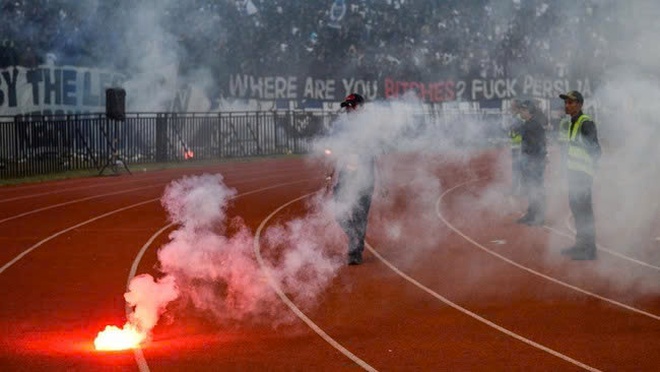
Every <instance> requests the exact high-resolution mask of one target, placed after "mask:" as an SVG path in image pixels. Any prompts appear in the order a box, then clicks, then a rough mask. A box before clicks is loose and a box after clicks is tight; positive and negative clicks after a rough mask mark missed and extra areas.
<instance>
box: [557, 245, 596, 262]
mask: <svg viewBox="0 0 660 372" xmlns="http://www.w3.org/2000/svg"><path fill="white" fill-rule="evenodd" d="M561 254H563V255H565V256H568V257H570V258H571V259H572V260H574V261H591V260H595V259H596V258H597V255H596V248H595V247H593V248H584V247H579V246H573V247H570V248H566V249H562V250H561Z"/></svg>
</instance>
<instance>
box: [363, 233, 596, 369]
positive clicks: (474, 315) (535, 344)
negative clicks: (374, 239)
mask: <svg viewBox="0 0 660 372" xmlns="http://www.w3.org/2000/svg"><path fill="white" fill-rule="evenodd" d="M366 246H367V249H368V250H369V251H370V252H371V253H372V254H373V255H374V256H376V257H377V258H378V259H379V260H381V261H382V262H383V263H384V264H385V265H386V266H387V267H389V268H390V270H392V271H394V272H395V273H396V274H398V275H399V276H400V277H402V278H403V279H405V280H407V281H408V282H410V283H412V284H413V285H414V286H416V287H417V288H419V289H421V290H422V291H424V292H426V293H428V294H430V295H431V296H433V297H435V298H436V299H438V300H440V301H441V302H443V303H444V304H446V305H448V306H450V307H452V308H453V309H454V310H458V311H459V312H461V313H463V314H465V315H467V316H469V317H471V318H473V319H475V320H477V321H479V322H481V323H484V324H485V325H487V326H489V327H491V328H494V329H495V330H497V331H500V332H502V333H504V334H505V335H507V336H510V337H513V338H515V339H516V340H518V341H521V342H523V343H525V344H527V345H530V346H532V347H535V348H537V349H539V350H542V351H545V352H546V353H548V354H550V355H553V356H555V357H557V358H560V359H563V360H564V361H566V362H569V363H571V364H574V365H576V366H578V367H580V368H583V369H586V370H587V371H600V370H599V369H596V368H594V367H591V366H589V365H587V364H584V363H582V362H580V361H578V360H575V359H573V358H571V357H569V356H567V355H565V354H562V353H560V352H558V351H555V350H553V349H551V348H549V347H547V346H544V345H541V344H539V343H538V342H535V341H532V340H530V339H528V338H526V337H524V336H521V335H519V334H517V333H515V332H513V331H510V330H508V329H506V328H504V327H502V326H500V325H498V324H497V323H494V322H492V321H490V320H488V319H486V318H484V317H482V316H481V315H479V314H477V313H474V312H472V311H470V310H468V309H466V308H464V307H462V306H460V305H458V304H456V303H455V302H452V301H451V300H449V299H448V298H446V297H444V296H442V295H441V294H439V293H437V292H435V291H434V290H432V289H430V288H429V287H427V286H425V285H424V284H422V283H420V282H418V281H417V280H415V279H414V278H412V277H411V276H409V275H407V274H406V273H404V272H403V271H401V270H399V269H398V268H397V267H396V266H394V265H393V264H392V263H390V262H389V261H388V260H387V259H385V258H384V257H383V256H381V255H380V254H379V253H378V252H376V250H375V249H374V248H373V247H372V246H371V245H370V244H366Z"/></svg>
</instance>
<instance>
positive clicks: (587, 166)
mask: <svg viewBox="0 0 660 372" xmlns="http://www.w3.org/2000/svg"><path fill="white" fill-rule="evenodd" d="M587 120H591V118H590V117H589V116H588V115H585V114H582V115H580V117H579V118H578V119H577V121H576V122H575V125H574V126H573V130H572V131H571V129H570V128H571V127H570V126H569V127H568V130H567V131H566V134H567V135H568V158H567V167H568V169H569V170H574V171H580V172H584V173H587V174H589V175H591V176H592V177H593V176H594V174H595V172H596V169H595V164H594V159H593V157H592V156H591V155H589V153H588V152H587V149H586V147H585V145H584V140H583V138H582V134H581V132H580V129H581V128H582V123H584V122H585V121H587Z"/></svg>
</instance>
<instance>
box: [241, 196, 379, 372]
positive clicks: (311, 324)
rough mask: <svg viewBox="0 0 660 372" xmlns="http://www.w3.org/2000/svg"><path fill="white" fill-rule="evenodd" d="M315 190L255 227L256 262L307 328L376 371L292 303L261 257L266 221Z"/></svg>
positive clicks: (284, 206) (353, 359) (365, 367)
mask: <svg viewBox="0 0 660 372" xmlns="http://www.w3.org/2000/svg"><path fill="white" fill-rule="evenodd" d="M314 193H316V192H312V193H309V194H305V195H303V196H301V197H299V198H296V199H293V200H291V201H289V202H288V203H285V204H282V205H281V206H280V207H279V208H277V209H275V210H274V211H273V212H272V213H271V214H269V215H268V216H267V217H266V218H265V219H264V220H263V221H262V222H261V224H260V225H259V227H258V228H257V231H256V233H255V234H254V253H255V254H256V256H257V262H258V263H259V266H261V270H262V271H263V272H264V275H265V276H266V279H267V280H268V284H270V286H271V288H272V289H273V290H274V291H275V293H277V296H279V298H280V300H282V302H283V303H284V304H285V305H286V306H288V307H289V309H291V311H293V313H294V314H296V316H297V317H298V318H299V319H300V320H302V321H303V322H305V324H307V326H309V328H311V329H312V330H313V331H314V332H316V334H317V335H319V336H320V337H321V338H322V339H323V340H325V342H327V343H329V344H330V345H331V346H332V347H334V348H335V349H337V350H338V351H339V352H340V353H342V354H344V355H345V356H346V357H347V358H349V359H350V360H352V361H353V362H354V363H355V364H357V365H359V366H360V367H362V368H363V369H365V370H367V371H372V372H376V371H377V370H376V369H375V368H374V367H372V366H371V365H369V364H368V363H367V362H365V361H364V360H362V359H360V358H359V357H358V356H357V355H355V354H353V353H351V352H350V350H348V349H347V348H345V347H344V346H343V345H341V344H340V343H339V342H337V341H336V340H335V339H334V338H332V337H331V336H330V335H328V334H327V333H325V331H324V330H323V329H322V328H321V327H319V326H318V325H317V324H316V323H314V321H313V320H311V319H310V318H309V317H307V315H305V313H303V312H302V311H301V310H300V309H299V308H298V307H297V306H296V305H295V304H294V303H293V301H291V299H289V297H287V295H286V294H285V293H284V291H282V288H280V285H279V284H278V283H277V281H276V280H275V279H274V278H273V276H272V274H271V273H270V269H268V267H267V266H266V263H265V262H264V259H263V257H261V246H260V244H259V239H260V237H261V231H262V230H263V229H264V227H265V226H266V224H267V223H268V221H269V220H270V219H271V218H273V216H275V215H276V214H277V213H279V212H280V211H281V210H282V209H284V208H286V207H288V206H289V205H291V204H293V203H295V202H298V201H300V200H302V199H305V198H307V197H309V196H310V195H313V194H314Z"/></svg>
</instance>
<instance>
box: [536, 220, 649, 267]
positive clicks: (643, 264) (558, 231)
mask: <svg viewBox="0 0 660 372" xmlns="http://www.w3.org/2000/svg"><path fill="white" fill-rule="evenodd" d="M564 225H566V228H567V229H568V231H570V232H571V233H573V235H568V234H566V233H565V232H562V231H560V230H558V229H555V228H554V227H551V226H548V225H543V227H544V228H546V229H547V230H550V231H551V232H553V233H555V234H557V235H561V236H565V237H567V238H571V239H573V240H575V237H574V235H575V233H576V231H575V228H574V227H573V226H571V214H570V213H569V214H567V215H566V217H564ZM596 247H597V248H598V250H600V251H603V252H606V253H609V254H611V255H612V256H615V257H619V258H621V259H623V260H626V261H630V262H632V263H635V264H637V265H640V266H644V267H647V268H649V269H652V270H655V271H660V267H659V266H656V265H653V264H650V263H648V262H644V261H640V260H638V259H636V258H633V257H630V256H627V255H625V254H623V253H619V252H617V251H613V250H611V249H608V248H607V247H605V246H603V245H601V244H598V243H596Z"/></svg>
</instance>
